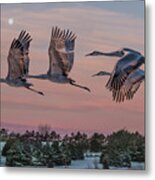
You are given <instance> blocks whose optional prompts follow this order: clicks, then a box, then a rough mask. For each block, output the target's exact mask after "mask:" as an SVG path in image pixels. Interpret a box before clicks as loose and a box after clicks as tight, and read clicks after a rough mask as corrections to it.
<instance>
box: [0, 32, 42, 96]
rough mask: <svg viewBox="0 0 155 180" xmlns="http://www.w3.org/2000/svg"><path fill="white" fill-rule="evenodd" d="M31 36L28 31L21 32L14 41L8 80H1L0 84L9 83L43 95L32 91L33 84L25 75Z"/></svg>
mask: <svg viewBox="0 0 155 180" xmlns="http://www.w3.org/2000/svg"><path fill="white" fill-rule="evenodd" d="M31 40H32V39H31V36H30V35H29V34H28V33H26V31H21V33H20V35H19V37H18V38H17V39H15V38H14V39H13V41H12V43H11V46H10V49H9V53H8V57H7V61H8V74H7V77H6V79H1V80H0V82H3V83H7V84H8V85H10V86H14V87H25V88H27V89H29V90H31V91H34V92H36V93H38V94H40V95H43V93H42V92H40V91H37V90H35V89H32V88H31V86H32V84H31V83H28V82H27V80H26V78H25V75H26V73H27V71H26V68H27V64H26V62H27V60H29V57H28V52H27V51H28V49H29V45H30V41H31Z"/></svg>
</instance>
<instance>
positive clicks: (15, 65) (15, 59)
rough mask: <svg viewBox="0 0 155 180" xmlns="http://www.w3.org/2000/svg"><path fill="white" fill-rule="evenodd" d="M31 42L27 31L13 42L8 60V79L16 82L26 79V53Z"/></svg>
mask: <svg viewBox="0 0 155 180" xmlns="http://www.w3.org/2000/svg"><path fill="white" fill-rule="evenodd" d="M31 40H32V39H31V38H30V36H29V34H25V31H22V32H21V33H20V35H19V37H18V39H14V40H13V41H12V43H11V46H10V49H9V54H8V58H7V60H8V75H7V78H8V79H10V80H15V79H18V78H22V77H24V75H25V71H26V64H25V59H24V58H25V56H24V55H25V54H24V53H25V50H27V49H28V47H29V43H30V41H31Z"/></svg>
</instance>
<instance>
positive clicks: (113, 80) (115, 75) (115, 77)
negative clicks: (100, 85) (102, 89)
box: [106, 53, 145, 91]
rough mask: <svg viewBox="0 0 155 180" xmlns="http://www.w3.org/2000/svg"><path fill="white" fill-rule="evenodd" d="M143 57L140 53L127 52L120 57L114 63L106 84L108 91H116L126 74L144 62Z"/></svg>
mask: <svg viewBox="0 0 155 180" xmlns="http://www.w3.org/2000/svg"><path fill="white" fill-rule="evenodd" d="M144 59H145V58H144V57H143V56H142V55H140V54H134V53H129V54H127V55H126V56H124V57H123V58H121V59H120V60H119V61H118V62H117V63H116V65H115V68H114V70H113V72H112V75H111V76H110V78H109V81H108V82H107V84H106V87H107V88H108V89H109V90H110V91H113V90H114V91H118V90H120V88H121V86H122V85H123V84H124V82H125V80H126V79H127V77H128V75H129V74H130V73H131V72H133V71H134V70H135V69H137V68H138V67H139V66H141V65H142V64H143V63H144Z"/></svg>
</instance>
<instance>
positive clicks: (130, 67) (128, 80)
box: [87, 48, 145, 102]
mask: <svg viewBox="0 0 155 180" xmlns="http://www.w3.org/2000/svg"><path fill="white" fill-rule="evenodd" d="M98 55H101V56H114V57H121V58H120V59H119V60H118V61H117V63H116V65H115V67H114V69H113V71H112V73H109V72H106V71H101V72H99V73H97V74H95V75H93V76H100V75H110V78H109V80H108V82H107V84H106V87H107V88H108V89H109V90H110V91H112V95H113V100H115V101H116V102H122V101H124V99H125V98H126V99H132V98H133V96H134V94H135V93H136V91H137V90H138V89H139V87H140V84H141V82H142V81H143V80H144V71H143V70H140V69H139V67H140V66H141V65H142V64H143V63H145V57H144V56H143V55H142V54H141V53H140V52H138V51H135V50H133V49H129V48H123V49H121V50H118V51H113V52H109V53H104V52H99V51H93V52H92V53H89V54H87V56H98ZM139 78H140V79H139Z"/></svg>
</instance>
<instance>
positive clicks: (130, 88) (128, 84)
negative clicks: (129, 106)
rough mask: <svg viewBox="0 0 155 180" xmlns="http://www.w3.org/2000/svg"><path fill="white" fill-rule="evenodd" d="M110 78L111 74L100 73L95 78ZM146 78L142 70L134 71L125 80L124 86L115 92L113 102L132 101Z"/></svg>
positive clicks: (113, 92)
mask: <svg viewBox="0 0 155 180" xmlns="http://www.w3.org/2000/svg"><path fill="white" fill-rule="evenodd" d="M106 75H107V76H110V75H111V73H110V72H106V71H100V72H98V73H97V74H94V75H93V76H106ZM144 78H145V73H144V71H143V70H142V69H136V70H134V71H133V72H132V73H131V74H130V75H129V76H128V77H127V79H126V80H125V82H124V84H123V85H122V86H121V88H120V89H119V90H113V91H112V96H113V100H114V101H116V102H123V101H124V100H125V99H126V100H130V99H132V98H133V97H134V94H135V93H136V92H137V90H138V89H139V87H140V85H141V83H142V82H143V80H144Z"/></svg>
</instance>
